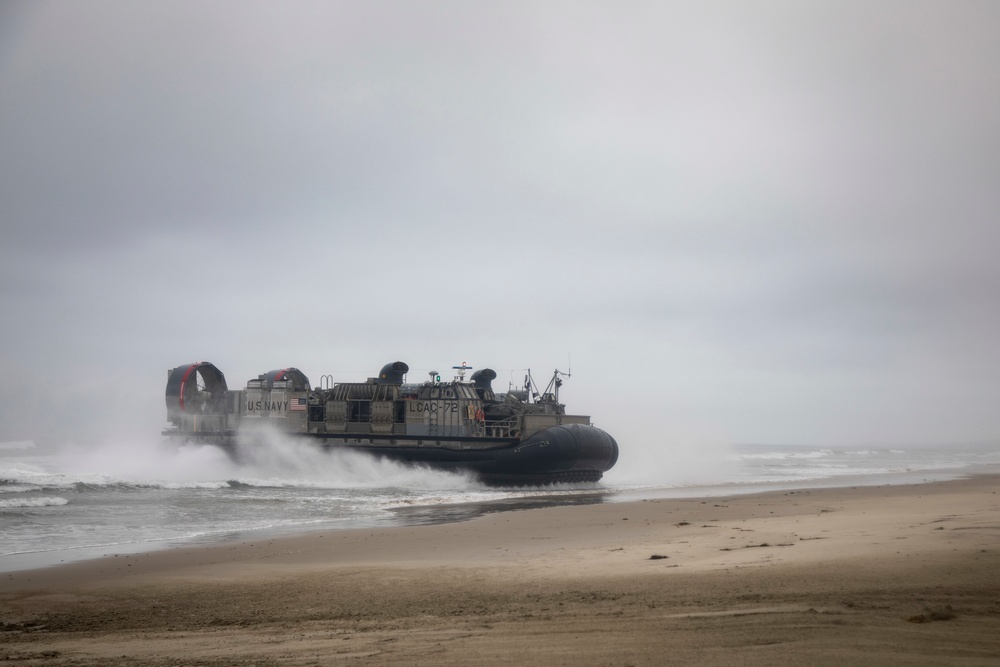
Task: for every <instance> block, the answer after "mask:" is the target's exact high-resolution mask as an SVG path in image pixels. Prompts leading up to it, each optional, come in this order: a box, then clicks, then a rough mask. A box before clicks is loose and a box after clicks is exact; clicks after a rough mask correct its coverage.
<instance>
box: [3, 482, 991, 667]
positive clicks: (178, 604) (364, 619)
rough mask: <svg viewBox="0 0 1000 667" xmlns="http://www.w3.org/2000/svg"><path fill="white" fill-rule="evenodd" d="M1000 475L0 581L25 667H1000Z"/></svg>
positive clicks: (252, 547)
mask: <svg viewBox="0 0 1000 667" xmlns="http://www.w3.org/2000/svg"><path fill="white" fill-rule="evenodd" d="M998 481H1000V477H998V476H987V475H984V476H977V477H973V478H970V479H964V480H957V481H950V482H937V483H929V484H923V485H914V486H881V487H854V488H843V489H818V490H816V489H812V490H803V491H794V492H774V493H764V494H758V495H750V496H741V497H726V498H721V499H701V498H699V499H680V500H673V499H650V500H645V501H638V502H632V503H606V504H600V505H590V506H574V507H557V508H548V509H538V510H528V511H519V512H506V513H501V514H492V515H488V516H486V517H482V518H479V519H475V520H472V521H467V522H462V523H454V524H446V525H437V526H419V527H407V528H387V529H381V530H351V531H330V532H325V533H318V534H310V535H304V536H298V537H290V538H281V539H273V540H263V541H255V542H249V541H248V542H244V543H239V544H229V545H221V546H215V547H208V548H196V549H178V550H173V551H164V552H157V553H151V554H144V555H132V556H124V555H123V556H119V557H110V558H104V559H100V560H96V561H89V562H84V563H76V564H71V565H66V566H60V567H55V568H49V569H44V570H35V571H27V572H13V573H9V574H3V575H0V631H2V632H0V661H3V660H4V658H6V659H7V660H8V661H11V662H12V664H16V665H35V664H38V665H336V664H375V665H499V664H504V665H662V664H697V665H733V664H741V665H806V664H809V665H845V664H850V665H855V666H856V665H888V664H892V665H942V664H955V665H994V666H995V665H998V664H1000V496H998V495H997V488H998Z"/></svg>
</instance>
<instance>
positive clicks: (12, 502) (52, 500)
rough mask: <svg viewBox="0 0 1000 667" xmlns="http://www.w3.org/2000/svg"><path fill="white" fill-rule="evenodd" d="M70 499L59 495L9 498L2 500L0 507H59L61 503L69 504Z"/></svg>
mask: <svg viewBox="0 0 1000 667" xmlns="http://www.w3.org/2000/svg"><path fill="white" fill-rule="evenodd" d="M68 504H69V501H68V500H66V499H65V498H59V497H48V498H7V499H4V500H0V509H23V508H27V507H58V506H59V505H68Z"/></svg>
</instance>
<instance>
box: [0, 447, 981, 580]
mask: <svg viewBox="0 0 1000 667" xmlns="http://www.w3.org/2000/svg"><path fill="white" fill-rule="evenodd" d="M984 474H986V475H988V474H1000V465H989V464H988V465H980V466H977V467H976V468H975V469H973V470H970V469H969V468H967V467H963V468H935V469H922V470H912V471H911V470H907V471H896V472H890V473H880V474H875V475H871V474H856V475H845V476H831V477H823V478H809V479H796V480H783V481H763V482H749V483H742V482H735V483H729V484H708V485H691V486H648V487H647V486H642V485H636V486H633V487H629V486H627V485H623V486H622V488H614V487H606V488H595V489H593V490H588V489H581V490H570V493H567V494H565V495H545V494H542V495H538V496H524V497H517V498H504V499H498V500H487V501H470V502H461V503H449V504H436V505H419V504H416V505H401V506H398V507H395V508H391V509H390V510H389V511H390V513H391V514H392V518H383V519H376V520H372V521H370V522H359V523H358V524H357V525H346V526H344V525H330V526H322V525H321V526H319V527H317V526H313V525H301V526H291V527H290V526H283V527H270V528H259V529H251V530H246V531H238V532H225V533H216V534H211V535H201V536H197V537H181V538H169V539H163V540H156V541H147V542H123V543H119V544H103V545H101V544H98V545H86V546H80V547H72V548H66V549H53V550H50V551H25V552H21V553H12V554H6V555H3V556H0V577H2V576H4V575H6V574H8V573H13V572H23V571H27V570H37V569H44V568H50V567H63V566H66V565H72V564H74V563H80V562H85V561H90V560H100V559H102V558H119V557H128V556H138V555H142V554H148V553H158V552H161V551H173V550H176V549H189V548H194V549H198V548H208V547H213V546H219V545H228V544H232V543H234V542H246V541H254V540H256V541H258V542H259V541H265V540H268V541H269V540H273V539H282V538H287V537H297V536H306V535H311V534H316V533H325V532H331V531H337V532H339V531H341V530H359V529H364V530H367V529H382V528H387V527H401V526H419V525H434V524H443V523H452V522H459V521H468V520H472V519H475V518H479V517H482V516H486V515H488V514H492V513H494V512H508V511H524V510H526V509H540V508H548V507H560V506H563V505H576V504H591V503H625V502H635V501H641V500H650V499H682V498H711V497H717V498H729V497H733V496H744V495H756V494H760V493H769V492H785V491H795V490H805V489H822V488H845V487H852V486H882V485H911V484H929V483H934V482H940V481H949V480H954V479H961V478H964V477H968V476H975V475H984Z"/></svg>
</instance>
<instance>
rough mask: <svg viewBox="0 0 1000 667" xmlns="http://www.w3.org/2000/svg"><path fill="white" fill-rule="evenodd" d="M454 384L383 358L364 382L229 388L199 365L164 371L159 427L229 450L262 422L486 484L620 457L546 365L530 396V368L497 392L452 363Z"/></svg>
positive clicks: (279, 376) (531, 479) (568, 474)
mask: <svg viewBox="0 0 1000 667" xmlns="http://www.w3.org/2000/svg"><path fill="white" fill-rule="evenodd" d="M453 368H454V369H455V371H456V375H455V377H454V379H453V380H451V381H444V382H442V381H441V377H440V375H438V373H437V372H436V371H433V372H431V374H430V376H431V377H430V379H429V380H428V381H426V382H423V383H419V384H407V383H406V382H405V375H406V373H408V372H409V370H410V369H409V366H407V365H406V364H405V363H403V362H402V361H396V362H393V363H390V364H386V365H385V366H384V367H383V368H382V370H381V371H380V372H379V374H378V377H375V378H369V379H368V381H367V382H340V383H336V384H335V383H334V382H333V381H332V377H331V376H328V375H324V376H323V378H322V381H321V385H322V386H321V387H320V388H312V387H310V384H309V378H307V377H306V376H305V374H303V373H302V371H300V370H298V369H297V368H283V369H279V370H274V371H269V372H267V373H264V374H262V375H260V376H258V377H257V378H256V379H253V380H250V381H249V382H247V386H246V388H245V389H240V390H230V389H229V388H228V387H227V385H226V378H225V375H223V373H222V372H221V371H220V370H219V369H218V368H216V367H215V366H214V365H212V364H210V363H208V362H206V361H202V362H196V363H191V364H185V365H183V366H178V367H177V368H174V369H172V370H170V371H168V372H167V391H166V402H167V420H168V421H169V422H170V426H169V427H168V428H167V429H166V430H164V431H163V435H166V436H170V437H171V438H174V439H179V440H182V441H192V442H202V443H208V444H214V445H218V446H219V447H221V448H223V449H225V450H226V451H227V452H229V453H230V454H231V455H232V456H234V457H235V458H237V459H238V458H240V456H241V453H242V452H243V451H244V450H245V448H247V447H259V446H262V445H261V440H262V439H261V438H259V437H254V436H255V433H256V434H260V433H262V432H265V431H266V430H276V431H278V432H280V433H285V434H288V435H291V436H296V437H302V438H306V439H310V440H312V441H313V442H315V443H316V444H317V445H318V446H320V447H323V448H325V449H341V448H346V449H351V450H354V451H361V452H366V453H368V454H371V455H373V456H376V457H380V458H387V459H392V460H396V461H402V462H405V463H410V464H417V465H425V466H428V467H431V468H435V469H441V470H448V471H455V472H466V473H471V474H473V475H475V476H476V477H477V478H479V479H480V480H481V481H483V482H484V483H487V484H492V485H499V486H534V485H544V484H554V483H563V482H596V481H598V480H599V479H601V477H602V475H603V474H604V473H605V472H606V471H608V470H610V469H611V468H612V466H614V465H615V463H616V462H617V460H618V443H617V442H615V439H614V438H612V437H611V436H610V435H609V434H608V433H606V432H605V431H603V430H601V429H599V428H597V427H596V426H593V425H592V424H591V422H590V417H589V416H586V415H569V414H566V409H565V406H564V405H563V404H562V403H560V402H559V388H560V386H561V385H562V378H561V376H562V375H565V374H564V373H561V372H560V371H558V370H557V371H555V372H554V373H553V375H552V380H551V381H550V382H549V384H548V386H547V387H546V389H545V390H544V391H543V392H542V393H541V394H538V393H537V392H535V391H534V389H535V387H534V382H533V380H532V379H531V373H530V371H529V373H528V376H527V377H526V378H525V383H524V386H523V388H521V389H513V388H512V389H510V390H508V391H507V392H505V393H501V394H496V393H494V391H493V387H492V382H493V380H495V379H496V377H497V374H496V372H495V371H493V370H491V369H489V368H483V369H480V370H478V371H476V372H475V373H473V374H472V375H471V377H470V378H469V380H468V381H466V379H465V375H466V372H467V371H470V370H472V368H471V367H470V366H467V365H466V364H465V363H464V362H463V363H462V365H461V366H455V367H453Z"/></svg>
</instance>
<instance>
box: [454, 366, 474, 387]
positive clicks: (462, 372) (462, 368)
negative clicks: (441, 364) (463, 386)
mask: <svg viewBox="0 0 1000 667" xmlns="http://www.w3.org/2000/svg"><path fill="white" fill-rule="evenodd" d="M452 368H453V369H454V370H456V371H458V375H456V376H455V380H456V381H457V382H465V371H471V370H472V366H470V365H468V364H467V363H465V362H464V361H463V362H462V365H461V366H452Z"/></svg>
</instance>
